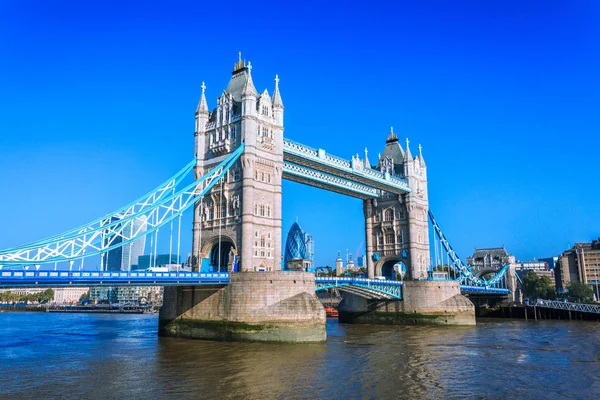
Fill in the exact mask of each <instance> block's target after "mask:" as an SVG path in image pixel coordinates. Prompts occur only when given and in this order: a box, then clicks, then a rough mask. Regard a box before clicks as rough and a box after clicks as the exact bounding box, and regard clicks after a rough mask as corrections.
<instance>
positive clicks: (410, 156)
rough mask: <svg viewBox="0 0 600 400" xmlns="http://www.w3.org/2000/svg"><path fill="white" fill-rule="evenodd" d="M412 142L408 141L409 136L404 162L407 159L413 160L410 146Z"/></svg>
mask: <svg viewBox="0 0 600 400" xmlns="http://www.w3.org/2000/svg"><path fill="white" fill-rule="evenodd" d="M409 144H410V142H409V141H408V138H406V151H405V152H404V162H407V161H412V159H413V158H412V154H411V153H410V146H409Z"/></svg>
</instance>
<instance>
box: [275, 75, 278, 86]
mask: <svg viewBox="0 0 600 400" xmlns="http://www.w3.org/2000/svg"><path fill="white" fill-rule="evenodd" d="M275 87H279V75H277V74H275Z"/></svg>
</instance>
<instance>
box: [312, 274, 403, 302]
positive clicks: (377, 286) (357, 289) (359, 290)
mask: <svg viewBox="0 0 600 400" xmlns="http://www.w3.org/2000/svg"><path fill="white" fill-rule="evenodd" d="M333 288H337V289H339V290H341V291H345V292H350V293H353V294H356V295H358V296H362V297H365V298H367V299H378V300H402V282H400V281H382V280H378V279H365V278H336V277H317V278H315V290H316V291H319V290H325V289H333Z"/></svg>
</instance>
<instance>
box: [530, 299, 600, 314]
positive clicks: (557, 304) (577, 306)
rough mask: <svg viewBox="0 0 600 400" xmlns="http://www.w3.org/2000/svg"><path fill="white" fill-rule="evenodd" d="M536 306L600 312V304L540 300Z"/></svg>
mask: <svg viewBox="0 0 600 400" xmlns="http://www.w3.org/2000/svg"><path fill="white" fill-rule="evenodd" d="M535 306H536V307H546V308H555V309H557V310H568V311H580V312H588V313H594V314H600V305H597V304H585V303H570V302H564V301H556V300H540V301H539V302H538V303H536V304H535Z"/></svg>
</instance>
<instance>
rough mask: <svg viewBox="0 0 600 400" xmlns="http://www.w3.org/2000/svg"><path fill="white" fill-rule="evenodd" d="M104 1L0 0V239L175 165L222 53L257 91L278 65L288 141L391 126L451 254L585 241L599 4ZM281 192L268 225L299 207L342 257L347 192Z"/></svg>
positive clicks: (86, 212)
mask: <svg viewBox="0 0 600 400" xmlns="http://www.w3.org/2000/svg"><path fill="white" fill-rule="evenodd" d="M121 3H125V2H110V1H102V2H100V1H98V2H81V1H51V2H50V1H39V2H32V1H26V0H18V1H10V0H8V1H7V0H5V1H3V2H2V3H1V4H0V55H1V59H2V62H1V63H0V77H1V79H0V82H1V84H0V171H1V172H0V188H1V190H2V195H1V196H0V221H1V223H0V226H1V227H2V229H1V230H0V248H5V247H9V246H13V245H17V244H22V243H25V242H28V241H32V240H36V239H40V238H43V237H45V236H48V235H51V234H55V233H58V232H60V231H63V230H65V229H68V228H71V227H74V226H76V225H79V224H81V223H84V222H86V221H87V220H91V219H93V218H95V217H98V216H100V215H104V214H105V213H107V212H109V211H111V210H113V209H116V208H118V207H119V206H121V205H124V204H125V203H127V202H129V201H131V200H133V199H135V198H137V197H138V196H140V195H142V194H143V193H145V192H147V191H148V190H149V189H151V188H153V187H155V186H156V185H157V184H158V183H160V182H162V181H163V180H165V179H166V178H167V177H169V176H170V175H172V174H173V173H174V172H176V171H177V170H178V169H179V168H181V166H183V165H185V164H186V163H187V162H188V161H189V160H190V159H191V158H192V156H193V141H194V138H193V129H194V110H195V108H196V104H197V102H198V98H199V95H200V84H201V82H202V81H205V82H206V85H207V87H208V89H207V97H208V100H209V106H210V107H212V106H214V104H215V99H216V97H217V96H218V95H219V94H220V92H221V91H222V90H223V89H224V88H225V85H226V84H227V81H228V79H229V76H230V72H231V69H232V65H233V63H234V62H235V61H236V58H237V52H238V51H239V50H241V51H242V52H243V55H244V58H246V59H249V60H251V61H252V64H253V66H254V69H253V76H254V82H255V84H256V86H257V89H258V90H259V91H262V90H263V89H264V88H267V89H269V92H271V91H272V89H273V78H274V75H275V74H276V73H277V74H279V76H280V78H281V82H280V87H281V93H282V97H283V101H284V104H285V107H286V108H285V126H286V136H287V137H289V138H291V139H294V140H298V141H301V142H303V143H306V144H308V145H311V146H314V147H322V148H324V149H327V150H328V151H329V152H331V153H334V154H337V155H340V156H343V157H348V158H349V157H350V156H351V155H352V154H355V153H357V152H359V153H361V154H362V150H363V148H364V147H368V148H369V149H370V154H371V155H372V157H373V158H372V160H371V161H373V160H374V157H375V155H376V154H377V153H378V152H380V151H382V149H383V146H384V144H385V138H386V136H387V133H388V132H389V127H390V126H391V125H393V126H394V128H395V130H396V132H398V134H399V136H400V137H401V138H404V137H409V138H410V139H411V144H412V145H413V148H412V150H413V153H414V152H416V146H417V144H419V143H421V144H422V145H423V153H424V156H425V160H426V162H427V166H428V173H429V190H430V207H431V209H432V210H433V212H434V213H435V215H436V217H437V218H438V220H439V221H440V222H441V224H442V227H443V229H444V231H445V233H446V235H447V236H448V238H449V239H450V241H451V243H452V244H453V245H454V247H455V248H456V250H457V251H458V253H459V254H460V255H461V256H462V257H463V258H465V257H466V256H467V255H468V254H470V253H471V252H472V250H473V247H474V246H478V247H486V246H498V245H501V244H503V243H504V244H505V245H506V247H507V249H508V250H509V251H510V252H512V253H513V254H515V255H516V257H517V258H519V259H523V260H526V259H531V258H533V257H544V256H550V255H556V254H558V253H560V252H561V251H563V250H564V249H566V248H567V247H568V246H570V245H572V244H573V243H574V242H576V241H588V240H591V239H593V238H596V237H598V236H599V235H600V207H598V198H599V197H600V187H599V186H598V179H597V170H598V159H599V157H598V153H599V152H600V120H599V118H598V112H599V110H600V78H599V73H598V71H600V56H599V54H600V52H599V51H600V28H599V27H600V6H599V3H598V2H595V1H576V2H572V1H543V2H542V1H533V2H529V3H528V4H523V3H527V2H523V1H502V2H494V4H487V3H489V2H482V1H471V2H461V1H453V2H449V1H433V2H427V1H411V2H390V3H387V4H386V3H380V2H363V3H360V5H352V4H351V2H340V3H337V4H326V3H327V2H322V1H321V2H301V5H298V6H289V5H285V4H283V3H281V2H275V3H272V4H266V3H264V4H260V5H259V4H258V2H248V1H243V2H240V3H237V4H236V3H235V2H218V1H212V2H197V1H195V2H181V1H175V2H167V1H163V2H148V1H143V2H134V1H130V2H126V3H127V5H123V4H121ZM284 193H285V194H284V206H283V208H284V210H283V215H284V230H285V231H287V229H288V228H289V226H290V225H291V224H292V223H293V221H294V220H295V218H296V216H297V217H298V218H299V221H300V224H301V226H302V227H303V228H304V229H305V230H306V231H309V232H311V233H312V234H313V235H314V237H315V241H316V250H317V257H316V261H317V265H324V264H332V263H333V260H334V258H335V256H336V252H337V250H338V249H340V250H342V251H345V249H349V250H350V251H351V252H352V253H354V252H355V251H356V249H357V248H359V245H360V243H361V242H362V240H363V237H364V228H363V224H362V210H361V202H360V201H359V200H355V199H351V198H345V197H343V196H341V195H337V194H332V193H326V192H323V191H319V190H316V189H312V188H308V187H304V186H300V185H298V184H294V183H291V182H286V183H285V184H284ZM190 230H191V225H190ZM189 234H190V233H189V232H187V233H186V235H188V237H189ZM190 247H191V246H190V243H189V241H188V242H186V243H185V244H184V247H183V249H184V252H187V251H189V249H190Z"/></svg>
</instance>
